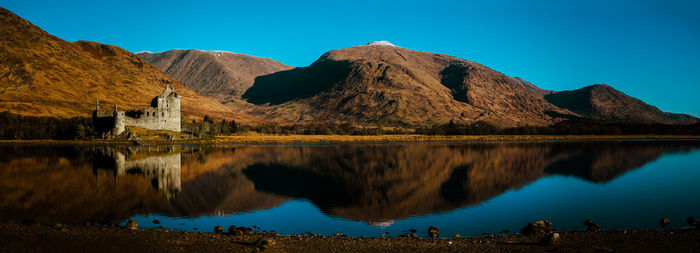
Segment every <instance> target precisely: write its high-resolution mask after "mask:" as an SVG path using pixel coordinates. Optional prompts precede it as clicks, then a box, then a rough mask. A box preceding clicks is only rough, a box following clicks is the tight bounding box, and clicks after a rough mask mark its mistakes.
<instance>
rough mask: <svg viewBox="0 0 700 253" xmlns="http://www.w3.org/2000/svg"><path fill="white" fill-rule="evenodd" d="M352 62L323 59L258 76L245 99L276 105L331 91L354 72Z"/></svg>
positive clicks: (244, 95) (246, 93) (255, 102)
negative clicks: (306, 65) (307, 64)
mask: <svg viewBox="0 0 700 253" xmlns="http://www.w3.org/2000/svg"><path fill="white" fill-rule="evenodd" d="M350 64H351V63H350V62H349V61H331V60H323V61H317V62H314V64H311V66H309V67H302V68H295V69H291V70H286V71H280V72H276V73H272V74H269V75H264V76H259V77H257V78H255V83H254V84H253V86H252V87H250V89H248V90H247V91H246V92H245V93H244V94H243V98H244V99H247V100H248V102H250V103H253V104H266V103H270V104H273V105H276V104H282V103H284V102H287V101H292V100H297V99H303V98H308V97H312V96H315V95H317V94H318V93H321V92H324V91H329V90H330V89H331V88H333V86H334V85H335V84H336V83H338V82H340V81H341V80H342V79H343V78H345V77H346V76H347V75H348V74H349V73H350V71H351V68H350Z"/></svg>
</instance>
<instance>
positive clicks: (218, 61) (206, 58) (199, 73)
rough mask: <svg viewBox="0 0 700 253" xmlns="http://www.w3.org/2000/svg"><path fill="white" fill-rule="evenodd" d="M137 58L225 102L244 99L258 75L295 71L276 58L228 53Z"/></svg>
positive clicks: (185, 52)
mask: <svg viewBox="0 0 700 253" xmlns="http://www.w3.org/2000/svg"><path fill="white" fill-rule="evenodd" d="M136 55H138V56H139V57H141V58H142V59H144V60H146V61H148V62H150V63H151V64H153V66H155V67H156V68H158V69H160V70H162V71H163V72H165V73H166V74H168V75H170V76H172V77H173V78H175V79H176V80H178V81H180V82H181V83H183V84H184V85H185V86H187V88H190V89H192V90H194V91H196V92H199V93H200V94H202V95H204V96H207V97H211V98H215V99H217V100H218V101H220V102H222V103H225V102H229V101H231V100H232V99H238V98H240V97H241V95H243V93H244V92H245V91H246V90H248V88H250V87H251V86H253V82H254V80H255V78H256V77H258V76H261V75H267V74H270V73H274V72H278V71H282V70H288V69H292V67H290V66H287V65H284V64H282V63H280V62H278V61H275V60H272V59H268V58H262V57H255V56H250V55H244V54H236V53H231V52H224V51H200V50H196V49H190V50H180V49H177V50H169V51H165V52H160V53H150V52H139V53H137V54H136Z"/></svg>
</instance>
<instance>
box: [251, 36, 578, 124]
mask: <svg viewBox="0 0 700 253" xmlns="http://www.w3.org/2000/svg"><path fill="white" fill-rule="evenodd" d="M548 93H549V91H546V90H542V89H539V88H537V87H536V86H534V85H532V84H530V83H528V82H525V81H523V80H522V79H519V78H512V77H508V76H506V75H504V74H502V73H500V72H497V71H495V70H492V69H490V68H488V67H486V66H484V65H481V64H478V63H476V62H472V61H467V60H463V59H459V58H456V57H452V56H448V55H443V54H436V53H428V52H420V51H414V50H410V49H406V48H402V47H397V46H393V45H390V44H389V45H387V44H377V43H375V44H371V45H365V46H357V47H351V48H345V49H338V50H333V51H330V52H328V53H326V54H324V55H323V56H321V57H320V58H319V59H318V60H317V61H315V62H314V63H313V64H311V65H310V66H308V67H303V68H295V69H292V70H286V71H281V72H277V73H273V74H270V75H265V76H261V77H258V78H256V80H255V84H254V85H253V86H252V87H251V88H250V89H248V90H247V91H246V92H245V93H244V94H243V98H244V99H247V100H248V102H251V103H253V104H257V105H262V106H263V108H264V109H260V110H258V111H257V112H256V113H259V114H260V115H262V117H264V118H267V119H284V120H289V121H318V120H337V121H353V122H362V123H379V124H402V125H421V124H431V123H436V122H441V123H444V122H447V121H450V120H454V121H457V122H466V123H474V122H480V121H485V122H490V123H493V124H496V125H499V126H519V125H547V124H551V123H554V122H557V121H560V120H563V119H565V118H566V117H565V116H575V115H576V114H575V113H572V112H570V111H568V110H566V109H561V108H559V107H557V106H554V105H552V104H551V103H549V102H547V101H546V100H545V99H544V98H543V95H544V94H548ZM553 115H554V116H553ZM562 116H564V117H562Z"/></svg>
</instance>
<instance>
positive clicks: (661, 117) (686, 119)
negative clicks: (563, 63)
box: [544, 84, 698, 124]
mask: <svg viewBox="0 0 700 253" xmlns="http://www.w3.org/2000/svg"><path fill="white" fill-rule="evenodd" d="M544 98H545V99H546V100H547V101H549V102H550V103H552V104H554V105H556V106H559V107H561V108H566V109H569V110H570V111H572V112H575V113H578V114H580V115H581V116H584V117H586V118H590V119H595V120H600V121H605V122H616V123H620V122H638V123H661V124H693V123H697V122H698V119H697V118H695V117H693V116H690V115H686V114H674V113H664V112H662V111H661V110H659V108H656V107H655V106H652V105H649V104H647V103H644V101H642V100H639V99H636V98H633V97H630V96H628V95H626V94H624V93H622V92H620V91H618V90H616V89H615V88H613V87H610V86H609V85H606V84H596V85H591V86H586V87H583V88H581V89H578V90H572V91H562V92H555V93H552V94H548V95H545V96H544Z"/></svg>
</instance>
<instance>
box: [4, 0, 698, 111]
mask: <svg viewBox="0 0 700 253" xmlns="http://www.w3.org/2000/svg"><path fill="white" fill-rule="evenodd" d="M0 7H3V8H6V9H8V10H10V11H12V12H14V13H16V14H17V15H19V16H20V17H22V18H24V19H27V20H29V21H30V22H32V23H33V24H35V25H37V26H39V27H40V28H42V29H44V30H46V31H47V32H49V33H51V34H53V35H56V36H58V37H60V38H62V39H65V40H68V41H77V40H90V41H96V42H100V43H105V44H111V45H115V46H119V47H122V48H124V49H127V50H129V51H132V52H139V51H151V52H160V51H166V50H170V49H176V48H179V49H190V48H195V49H200V50H224V51H231V52H236V53H242V54H249V55H255V56H261V57H268V58H272V59H275V60H278V61H280V62H282V63H285V64H288V65H292V66H308V65H309V64H311V63H312V62H313V61H314V60H316V59H318V57H320V56H321V55H322V54H323V53H325V52H327V51H330V50H333V49H337V48H345V47H351V46H357V45H364V44H366V43H369V42H372V41H379V40H388V41H390V42H391V43H393V44H395V45H398V46H402V47H405V48H409V49H413V50H420V51H428V52H436V53H442V54H448V55H452V56H456V57H459V58H463V59H467V60H472V61H476V62H479V63H481V64H484V65H486V66H489V67H491V68H492V69H495V70H497V71H500V72H502V73H504V74H506V75H509V76H517V77H521V78H523V79H525V80H527V81H529V82H531V83H533V84H535V85H537V86H539V87H541V88H544V89H550V90H557V91H561V90H573V89H578V88H581V87H583V86H587V85H591V84H598V83H606V84H609V85H611V86H613V87H615V88H616V89H618V90H621V91H622V92H625V93H626V94H628V95H631V96H633V97H637V98H639V99H642V100H643V101H645V102H647V103H649V104H652V105H655V106H657V107H659V108H660V109H661V110H663V111H669V112H681V113H689V114H692V115H694V116H696V117H700V102H699V101H698V97H699V96H700V81H698V79H697V78H696V73H698V72H700V15H697V13H700V1H694V0H680V1H667V0H635V1H612V0H602V1H600V0H586V1H560V0H532V1H517V0H493V1H483V0H481V1H439V0H433V1H378V0H375V1H365V0H354V1H304V0H295V1H250V0H248V1H212V0H198V1H179V0H171V1H131V0H120V1H108V0H104V1H71V0H66V1H56V0H0Z"/></svg>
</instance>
